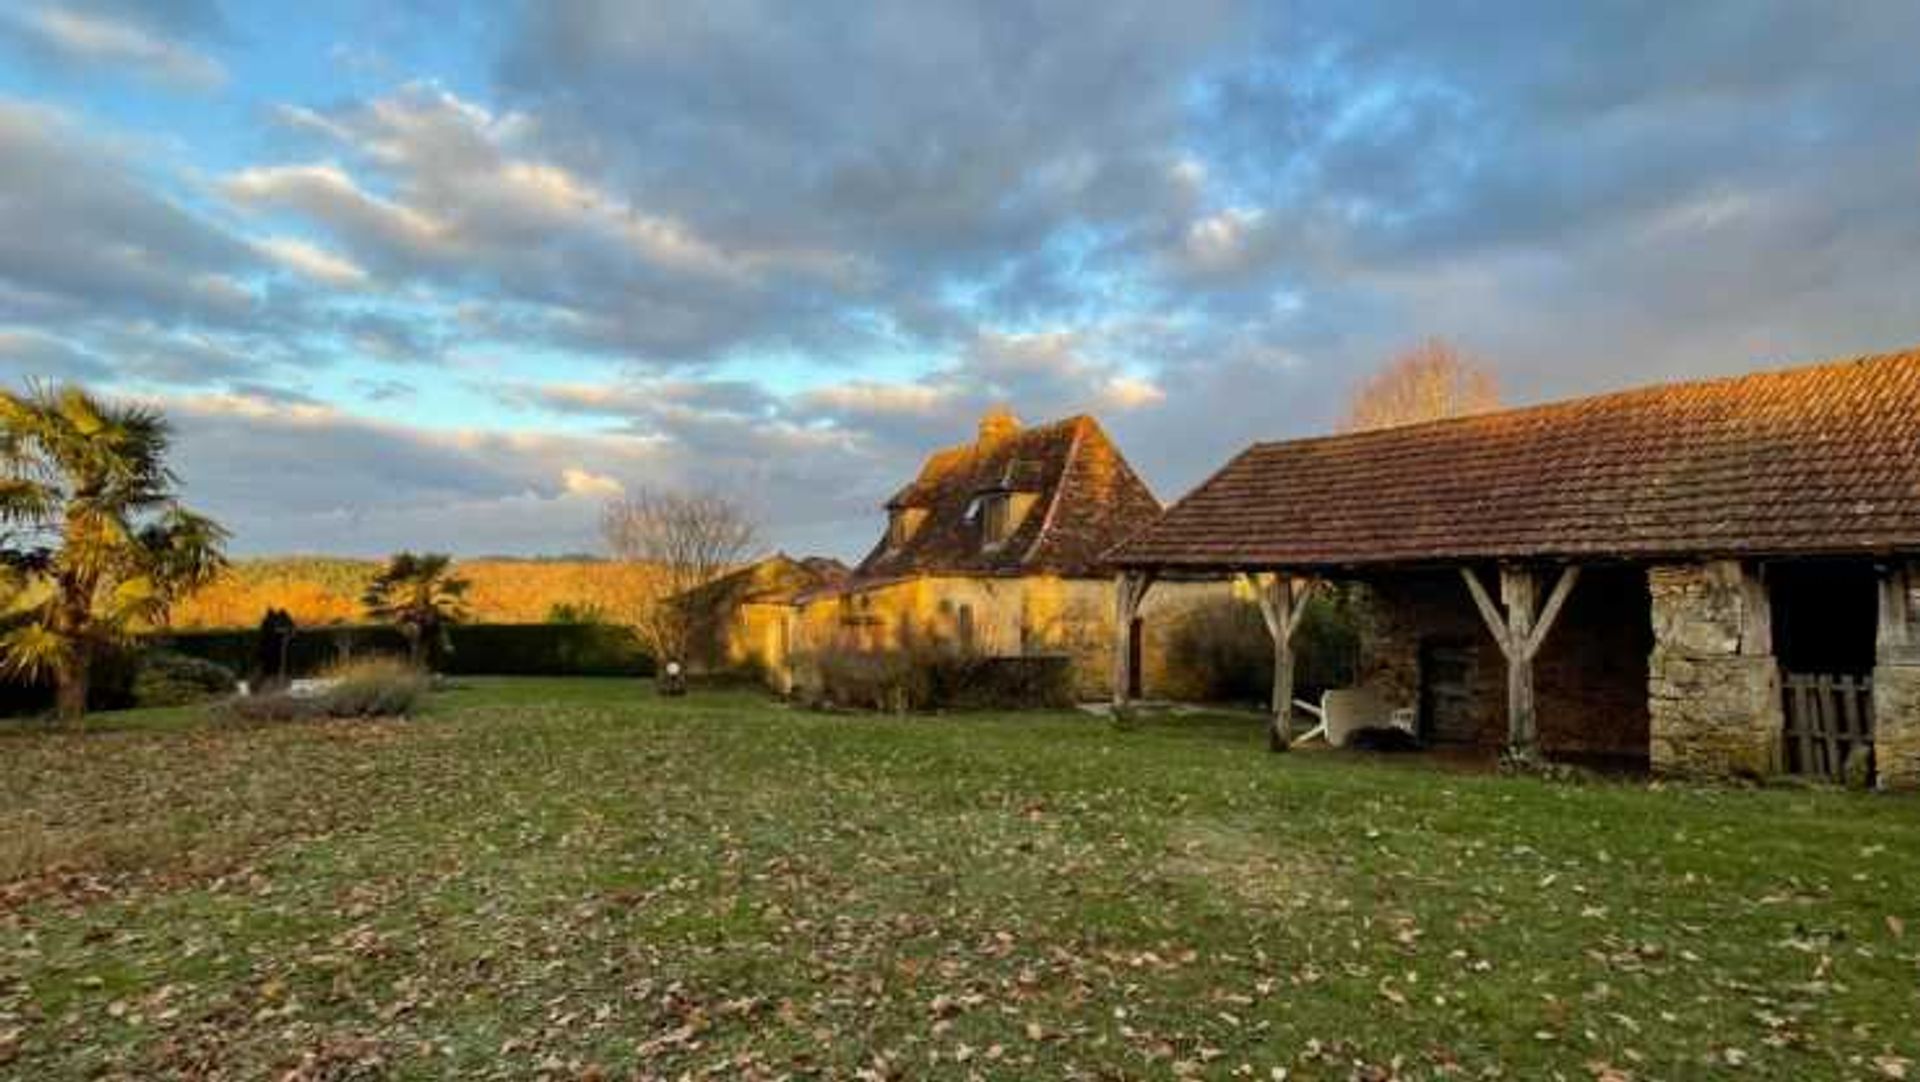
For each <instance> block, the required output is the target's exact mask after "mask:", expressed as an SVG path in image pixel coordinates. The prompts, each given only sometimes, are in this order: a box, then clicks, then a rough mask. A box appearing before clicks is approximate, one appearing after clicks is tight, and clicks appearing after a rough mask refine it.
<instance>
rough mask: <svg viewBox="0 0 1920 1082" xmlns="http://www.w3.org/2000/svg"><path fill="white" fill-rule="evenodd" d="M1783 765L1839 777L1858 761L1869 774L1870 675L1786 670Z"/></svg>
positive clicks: (1800, 771)
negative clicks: (1785, 746) (1785, 732)
mask: <svg viewBox="0 0 1920 1082" xmlns="http://www.w3.org/2000/svg"><path fill="white" fill-rule="evenodd" d="M1785 686H1786V691H1785V695H1786V707H1787V770H1788V771H1789V772H1790V773H1794V774H1804V775H1807V776H1809V777H1815V778H1825V779H1828V780H1830V781H1845V780H1847V777H1848V774H1849V773H1851V772H1852V771H1850V770H1849V769H1848V764H1849V763H1853V762H1855V761H1856V758H1857V760H1858V767H1857V769H1858V770H1860V771H1862V776H1863V777H1870V776H1871V775H1872V764H1873V758H1872V757H1873V678H1872V677H1870V676H1833V675H1828V674H1825V673H1819V674H1812V673H1788V674H1786V680H1785Z"/></svg>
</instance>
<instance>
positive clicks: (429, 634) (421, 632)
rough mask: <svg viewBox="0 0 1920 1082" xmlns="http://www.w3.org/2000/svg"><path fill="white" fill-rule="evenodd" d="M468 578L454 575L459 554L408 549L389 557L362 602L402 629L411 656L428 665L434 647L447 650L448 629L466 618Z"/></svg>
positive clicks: (371, 612)
mask: <svg viewBox="0 0 1920 1082" xmlns="http://www.w3.org/2000/svg"><path fill="white" fill-rule="evenodd" d="M466 594H467V580H466V579H462V578H456V577H455V576H454V575H453V557H451V556H448V555H446V554H444V553H438V552H428V553H421V554H419V555H415V554H413V553H411V552H402V553H399V554H397V555H395V556H394V557H393V558H392V559H391V560H388V561H387V566H386V568H385V569H384V570H382V571H381V572H380V573H379V574H378V575H376V576H374V579H373V582H372V583H370V584H368V586H367V592H366V595H365V596H364V597H362V598H361V602H362V603H363V604H365V605H366V606H367V615H368V616H370V617H372V618H373V619H375V620H380V621H384V622H386V623H390V624H392V625H394V626H395V627H397V628H399V629H400V633H401V634H402V635H404V636H406V639H407V656H408V658H409V659H411V660H412V662H413V664H414V665H415V666H416V667H418V666H424V665H425V664H426V661H427V651H428V649H429V648H430V647H431V648H435V649H442V650H444V649H446V648H447V646H448V642H447V628H449V627H451V626H453V625H454V624H457V623H459V622H460V621H461V620H463V619H465V618H466V602H465V598H466Z"/></svg>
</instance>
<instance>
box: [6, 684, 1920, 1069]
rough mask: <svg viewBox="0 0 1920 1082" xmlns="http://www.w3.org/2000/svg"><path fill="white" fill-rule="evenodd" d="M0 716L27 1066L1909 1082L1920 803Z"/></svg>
mask: <svg viewBox="0 0 1920 1082" xmlns="http://www.w3.org/2000/svg"><path fill="white" fill-rule="evenodd" d="M98 721H99V724H100V726H101V727H102V729H103V730H104V731H102V732H99V733H96V734H94V735H90V736H86V737H80V738H75V737H68V736H61V735H49V734H44V733H34V732H19V733H15V734H12V735H9V736H4V737H0V754H4V756H5V758H6V761H7V763H8V767H7V770H6V773H5V775H4V777H5V782H4V784H0V818H4V821H5V822H6V823H7V824H8V826H7V830H6V831H5V832H4V835H3V836H0V1076H5V1077H16V1078H22V1079H29V1078H31V1079H54V1078H128V1079H132V1078H187V1077H191V1078H202V1079H206V1078H233V1079H241V1078H285V1079H297V1080H315V1079H354V1078H389V1077H390V1078H529V1079H532V1078H540V1079H552V1080H563V1079H613V1078H642V1079H644V1078H662V1079H664V1078H676V1079H677V1078H690V1079H706V1078H714V1079H721V1078H725V1079H763V1080H772V1079H780V1078H796V1079H798V1078H845V1079H852V1078H856V1077H858V1078H864V1079H873V1080H893V1079H922V1078H937V1079H949V1078H950V1079H955V1080H963V1079H974V1078H982V1079H1055V1078H1073V1079H1087V1080H1096V1079H1116V1080H1117V1079H1150V1078H1166V1079H1179V1078H1222V1079H1237V1078H1251V1079H1259V1080H1270V1079H1275V1078H1286V1079H1288V1082H1299V1080H1303V1079H1316V1080H1320V1079H1324V1080H1327V1082H1349V1080H1353V1079H1361V1080H1369V1082H1384V1080H1389V1079H1392V1080H1404V1082H1412V1080H1415V1079H1424V1080H1434V1082H1441V1080H1465V1079H1492V1078H1498V1079H1504V1080H1512V1082H1520V1080H1534V1079H1542V1080H1546V1079H1565V1080H1572V1082H1626V1080H1652V1079H1715V1078H1728V1079H1738V1078H1770V1079H1882V1080H1885V1079H1898V1078H1920V1064H1916V1063H1914V1060H1915V1059H1916V1058H1920V801H1915V800H1913V799H1906V798H1890V797H1884V796H1871V795H1855V794H1848V793H1844V792H1833V791H1808V790H1794V789H1764V790H1754V789H1715V788H1694V787H1689V786H1661V785H1648V784H1644V783H1639V784H1628V783H1593V784H1585V785H1576V784H1562V783H1548V782H1543V781H1539V780H1534V779H1528V778H1505V777H1489V776H1480V775H1473V774H1463V773H1458V772H1453V771H1446V770H1442V769H1439V768H1436V767H1434V766H1433V765H1431V764H1424V763H1415V762H1396V761H1391V760H1388V759H1382V758H1379V757H1367V756H1362V755H1347V754H1342V753H1335V752H1303V753H1299V754H1295V755H1292V756H1273V755H1269V754H1267V753H1266V752H1264V751H1263V750H1262V736H1261V730H1260V726H1259V724H1258V722H1257V721H1256V722H1251V723H1250V722H1248V721H1247V720H1245V719H1229V718H1223V717H1222V718H1184V719H1168V720H1152V721H1146V722H1142V723H1140V724H1139V725H1138V726H1137V727H1134V728H1130V729H1125V730H1116V729H1114V728H1112V727H1111V726H1110V725H1108V724H1107V723H1105V722H1102V721H1099V720H1096V719H1092V718H1088V717H1086V716H1083V715H1077V714H1071V713H1065V714H1024V715H1018V714H1010V715H976V716H953V717H946V718H920V719H895V718H880V717H870V716H857V715H834V716H829V715H821V714H812V713H806V712H799V711H791V710H788V709H786V708H784V707H782V706H779V705H777V704H773V703H769V702H767V701H766V700H764V699H762V698H760V697H757V696H753V695H747V694H743V693H696V694H695V695H692V696H690V697H688V698H685V699H679V700H665V699H659V698H656V697H654V695H653V694H652V692H651V691H650V690H649V689H648V688H647V687H646V686H645V685H644V684H641V683H639V682H637V681H633V680H474V681H471V682H470V683H469V686H468V687H467V688H466V689H465V690H459V691H455V692H452V693H450V694H447V695H445V696H444V697H441V698H439V699H438V700H437V701H436V702H435V704H434V705H433V707H432V709H431V711H430V712H429V714H428V715H427V716H426V717H424V718H421V719H419V720H417V721H413V722H369V723H335V724H315V725H287V726H279V727H269V728H254V729H244V728H239V729H236V728H222V727H220V726H218V725H209V724H206V723H205V722H204V720H203V719H202V718H201V717H200V716H198V714H197V713H196V712H195V711H192V710H176V711H170V712H145V713H137V714H127V715H112V716H103V717H101V718H100V719H98Z"/></svg>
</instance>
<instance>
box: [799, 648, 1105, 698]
mask: <svg viewBox="0 0 1920 1082" xmlns="http://www.w3.org/2000/svg"><path fill="white" fill-rule="evenodd" d="M800 667H801V668H802V669H804V670H807V671H810V672H811V673H812V674H813V676H814V683H815V684H816V685H817V686H815V687H812V688H810V689H809V697H810V698H812V699H815V700H818V701H821V702H825V703H831V704H833V705H836V706H849V707H854V708H857V709H865V710H884V711H891V712H893V713H906V712H907V711H912V710H938V709H953V710H1029V709H1041V708H1051V707H1064V706H1071V705H1073V661H1072V659H1071V658H1069V657H1067V656H1065V655H1043V656H1033V657H987V656H984V655H981V654H979V653H975V652H973V651H969V650H964V649H961V648H958V647H954V646H951V645H920V646H913V647H906V648H900V649H892V650H858V649H851V648H840V647H836V648H830V649H826V650H822V651H818V652H816V653H814V654H812V655H809V656H808V657H806V658H804V659H802V660H801V662H800Z"/></svg>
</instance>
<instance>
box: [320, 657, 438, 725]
mask: <svg viewBox="0 0 1920 1082" xmlns="http://www.w3.org/2000/svg"><path fill="white" fill-rule="evenodd" d="M325 679H328V680H333V681H336V683H335V684H334V685H333V686H332V687H330V688H328V689H327V690H326V691H324V692H322V693H321V694H320V696H319V702H320V707H321V710H322V712H323V713H324V714H325V715H326V716H327V717H330V718H403V717H406V716H408V715H410V714H412V713H413V711H414V709H415V708H416V707H418V706H419V705H420V701H421V700H422V699H424V698H426V696H427V689H428V688H429V687H430V686H431V684H432V677H430V676H428V675H427V674H426V673H425V672H423V671H421V670H419V669H416V668H414V667H413V666H411V665H408V664H407V663H406V662H404V661H400V660H397V659H394V658H377V659H374V660H370V661H355V662H351V663H349V664H346V665H343V666H340V667H339V668H337V669H334V670H333V671H331V672H329V673H328V674H327V675H326V677H325Z"/></svg>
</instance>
